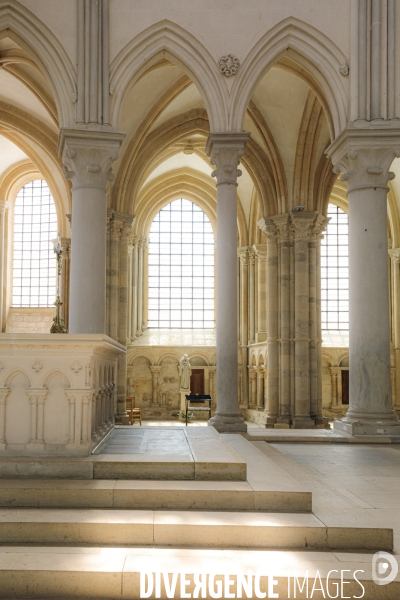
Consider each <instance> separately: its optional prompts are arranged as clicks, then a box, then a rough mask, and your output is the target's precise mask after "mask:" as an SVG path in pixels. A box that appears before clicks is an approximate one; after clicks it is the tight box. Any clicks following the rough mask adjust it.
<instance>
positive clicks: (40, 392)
mask: <svg viewBox="0 0 400 600" xmlns="http://www.w3.org/2000/svg"><path fill="white" fill-rule="evenodd" d="M48 391H49V390H48V389H47V388H39V389H36V390H35V389H30V390H27V391H26V395H27V396H28V398H29V399H30V401H31V403H33V402H34V403H36V404H39V403H41V402H44V401H45V399H46V396H47V394H48Z"/></svg>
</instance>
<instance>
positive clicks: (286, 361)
mask: <svg viewBox="0 0 400 600" xmlns="http://www.w3.org/2000/svg"><path fill="white" fill-rule="evenodd" d="M273 222H274V223H275V225H276V227H277V230H278V257H279V260H278V265H279V273H278V286H279V291H280V293H279V321H280V323H279V324H280V327H279V339H280V346H279V377H280V394H279V417H278V419H277V422H278V423H290V422H291V420H292V411H291V397H290V395H291V391H290V309H291V308H292V310H293V307H291V306H290V295H291V289H290V243H291V241H292V240H293V227H292V224H291V222H290V220H289V215H288V214H284V215H279V216H277V217H273Z"/></svg>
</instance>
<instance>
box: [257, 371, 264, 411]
mask: <svg viewBox="0 0 400 600" xmlns="http://www.w3.org/2000/svg"><path fill="white" fill-rule="evenodd" d="M257 410H264V369H263V368H262V367H258V368H257Z"/></svg>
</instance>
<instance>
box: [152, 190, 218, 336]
mask: <svg viewBox="0 0 400 600" xmlns="http://www.w3.org/2000/svg"><path fill="white" fill-rule="evenodd" d="M148 326H149V327H158V328H171V329H175V328H176V329H196V328H199V329H208V328H213V327H214V235H213V230H212V227H211V223H210V221H209V219H208V217H207V216H206V215H205V214H204V212H203V211H202V210H201V209H200V208H199V207H198V206H196V205H195V204H193V202H189V201H188V200H183V199H180V200H175V201H174V202H171V203H170V204H168V205H167V206H165V207H164V208H163V209H162V210H160V212H159V213H158V214H157V216H156V218H155V219H154V221H153V223H152V225H151V229H150V239H149V320H148Z"/></svg>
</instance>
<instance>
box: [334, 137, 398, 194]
mask: <svg viewBox="0 0 400 600" xmlns="http://www.w3.org/2000/svg"><path fill="white" fill-rule="evenodd" d="M399 136H400V131H399V130H398V129H396V130H395V129H387V130H382V129H379V130H369V129H365V130H362V129H347V130H346V131H344V132H343V133H342V134H341V135H340V136H339V137H338V138H337V140H335V142H333V144H332V145H331V146H330V147H329V148H328V150H327V154H328V156H329V157H330V158H331V159H332V163H333V165H334V167H333V170H334V172H335V173H337V174H342V176H341V180H342V181H345V182H346V183H347V186H348V193H350V192H354V191H356V190H362V189H369V188H374V189H376V188H381V189H384V190H387V191H388V187H387V184H388V181H390V180H391V179H393V178H394V173H391V172H390V171H389V168H390V165H391V164H392V162H393V160H394V159H395V158H398V157H400V137H399Z"/></svg>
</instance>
